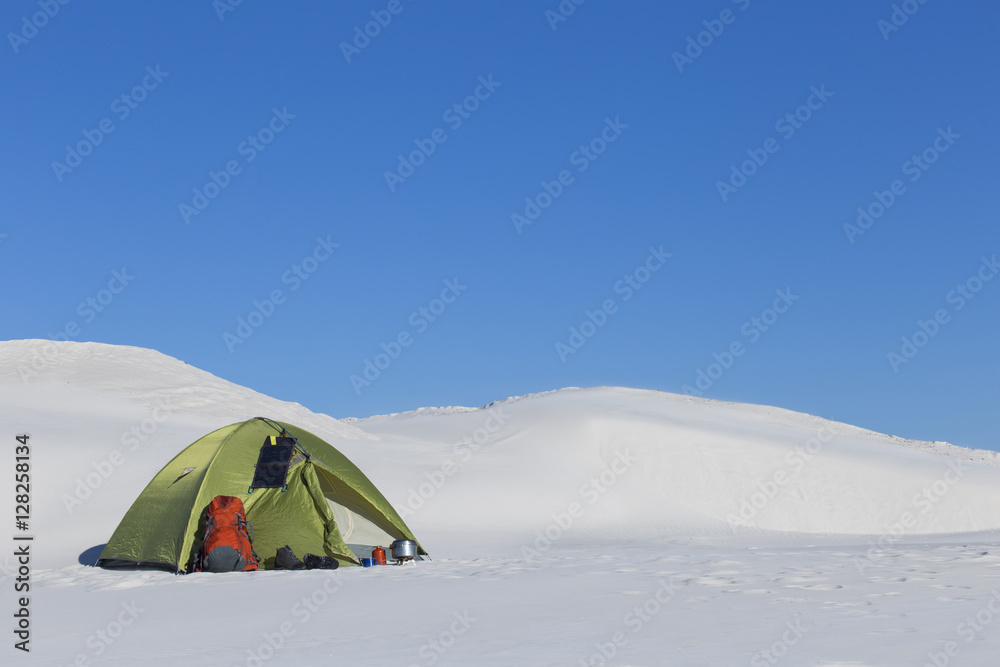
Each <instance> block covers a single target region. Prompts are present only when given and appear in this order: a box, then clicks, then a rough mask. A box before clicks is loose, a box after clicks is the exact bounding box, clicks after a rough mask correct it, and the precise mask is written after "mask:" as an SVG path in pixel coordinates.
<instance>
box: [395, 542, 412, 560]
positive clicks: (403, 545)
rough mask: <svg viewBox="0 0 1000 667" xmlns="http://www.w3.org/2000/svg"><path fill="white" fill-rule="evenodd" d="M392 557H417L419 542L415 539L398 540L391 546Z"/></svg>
mask: <svg viewBox="0 0 1000 667" xmlns="http://www.w3.org/2000/svg"><path fill="white" fill-rule="evenodd" d="M390 549H392V557H393V558H395V559H396V560H408V559H410V558H416V557H417V543H416V542H414V541H413V540H396V541H394V542H393V543H392V546H391V547H390Z"/></svg>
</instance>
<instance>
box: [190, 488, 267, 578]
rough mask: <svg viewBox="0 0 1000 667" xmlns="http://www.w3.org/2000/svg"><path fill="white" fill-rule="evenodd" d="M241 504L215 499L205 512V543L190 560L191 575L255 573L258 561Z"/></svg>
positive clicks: (229, 499) (223, 497)
mask: <svg viewBox="0 0 1000 667" xmlns="http://www.w3.org/2000/svg"><path fill="white" fill-rule="evenodd" d="M252 532H253V528H252V527H251V526H250V524H249V523H248V522H247V517H246V513H245V512H244V511H243V501H242V500H240V499H239V498H234V497H233V496H216V497H215V499H214V500H212V502H211V503H209V505H208V509H206V510H205V541H204V543H203V544H202V546H201V550H199V551H198V555H197V557H196V558H195V561H194V571H195V572H241V571H251V570H256V569H257V565H258V563H260V559H259V558H257V554H256V553H254V550H253V546H252V539H251V537H250V535H251V533H252Z"/></svg>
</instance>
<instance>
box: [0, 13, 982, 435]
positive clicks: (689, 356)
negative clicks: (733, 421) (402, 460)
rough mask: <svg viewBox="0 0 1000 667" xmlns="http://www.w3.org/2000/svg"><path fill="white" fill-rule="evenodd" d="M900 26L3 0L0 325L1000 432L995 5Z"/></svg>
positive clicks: (819, 19)
mask: <svg viewBox="0 0 1000 667" xmlns="http://www.w3.org/2000/svg"><path fill="white" fill-rule="evenodd" d="M674 4H677V5H679V6H674ZM95 5H96V6H95ZM896 8H898V9H894V6H893V4H892V3H889V2H886V3H878V2H875V3H872V2H860V1H857V0H848V1H846V2H840V3H791V2H786V3H778V4H775V3H763V2H759V0H739V1H737V2H731V1H729V0H716V1H713V2H689V3H654V2H626V3H610V2H600V1H599V0H589V1H587V2H583V3H582V4H580V5H576V4H574V3H573V2H572V1H571V0H564V2H562V3H561V4H560V3H559V2H558V1H557V0H549V1H542V2H519V1H515V2H504V3H500V2H495V3H470V2H439V3H430V2H421V1H420V0H416V1H413V0H399V1H398V2H388V1H382V0H378V1H375V2H346V3H337V4H336V6H333V4H332V3H321V2H294V3H281V4H280V5H278V4H274V3H258V2H243V3H241V4H238V5H230V4H229V3H228V2H227V1H226V0H219V2H215V3H213V2H211V1H209V0H202V1H198V2H194V1H189V2H170V3H168V2H158V3H152V2H150V3H125V2H103V3H94V4H89V3H82V2H70V3H68V4H65V5H63V4H60V3H59V2H58V1H57V0H51V1H50V2H48V3H46V1H45V0H42V1H41V2H38V1H37V0H36V1H35V2H27V1H21V0H17V1H11V2H7V3H4V6H3V9H2V11H0V25H2V28H3V32H4V33H5V34H6V38H5V41H6V42H7V44H6V46H4V47H2V48H3V49H5V53H4V54H3V55H2V56H0V74H2V76H3V80H4V82H5V86H4V89H5V91H6V100H5V104H4V105H3V106H2V109H0V114H2V118H3V121H4V123H3V125H4V128H5V130H6V131H5V132H4V133H3V138H2V144H0V149H2V152H0V155H2V161H0V164H2V170H3V171H2V181H3V187H2V189H0V204H2V211H3V218H2V220H0V233H2V234H5V235H6V236H5V237H3V238H2V239H0V272H2V275H3V281H2V284H3V285H4V299H3V305H2V308H3V311H4V312H3V319H2V322H3V330H2V332H0V335H2V337H3V338H7V339H17V338H48V337H60V338H68V339H70V340H79V341H100V342H105V343H116V344H126V345H137V346H142V347H149V348H155V349H157V350H160V351H162V352H164V353H166V354H169V355H171V356H175V357H177V358H180V359H183V360H185V361H187V362H189V363H191V364H192V365H195V366H198V367H200V368H203V369H205V370H208V371H210V372H212V373H214V374H216V375H219V376H221V377H224V378H226V379H228V380H231V381H234V382H237V383H240V384H244V385H247V386H250V387H252V388H254V389H256V390H258V391H261V392H264V393H266V394H269V395H272V396H275V397H278V398H281V399H285V400H293V401H298V402H301V403H303V404H304V405H306V406H308V407H309V408H311V409H313V410H316V411H321V412H326V413H328V414H331V415H333V416H335V417H345V416H367V415H371V414H378V413H386V412H397V411H402V410H409V409H413V408H416V407H419V406H427V405H472V406H475V405H481V404H485V403H488V402H490V401H492V400H495V399H498V398H504V397H506V396H510V395H518V394H524V393H529V392H537V391H545V390H550V389H557V388H560V387H565V386H596V385H621V386H630V387H640V388H649V389H660V390H663V391H669V392H684V391H688V392H692V393H695V392H696V393H698V394H699V395H703V396H707V397H711V398H717V399H722V400H732V401H741V402H750V403H761V404H770V405H776V406H780V407H785V408H789V409H792V410H799V411H803V412H807V413H811V414H815V415H820V416H823V417H828V418H832V419H836V420H839V421H845V422H849V423H852V424H857V425H859V426H863V427H867V428H871V429H875V430H878V431H883V432H888V433H892V434H896V435H900V436H904V437H912V438H919V439H927V440H947V441H950V442H953V443H955V444H961V445H967V446H975V447H985V448H991V449H1000V437H998V435H997V433H998V430H1000V429H998V427H1000V416H998V415H1000V411H997V409H996V404H997V399H998V398H1000V392H998V382H997V377H998V371H1000V352H998V350H997V346H996V333H997V324H998V306H1000V280H992V278H994V277H995V276H994V274H995V273H996V272H997V271H998V269H997V267H996V266H995V265H994V264H993V258H994V257H995V256H996V253H998V251H1000V232H998V231H997V220H998V216H997V213H998V206H997V200H996V196H995V193H996V184H995V183H996V178H997V174H998V170H997V166H996V160H997V156H998V155H1000V133H998V130H997V121H996V107H997V104H996V103H997V93H996V82H995V76H993V72H995V71H996V70H997V68H998V65H1000V62H998V61H1000V57H998V52H997V50H996V47H995V37H996V34H997V29H998V27H1000V26H998V23H1000V21H998V19H1000V7H996V6H993V5H981V4H974V3H950V4H949V3H942V2H926V3H924V4H919V3H918V2H916V0H911V1H910V2H906V3H900V4H897V5H896ZM570 10H572V11H570ZM46 12H48V14H46ZM560 12H562V13H560ZM907 12H909V13H907ZM904 19H905V21H904ZM366 30H367V32H368V33H369V34H368V35H365V31H366ZM914 158H916V160H914ZM536 207H537V208H536ZM859 208H860V209H861V212H862V213H864V212H867V213H868V215H870V216H871V217H861V220H860V223H859V216H860V215H861V214H860V213H859ZM115 272H117V274H116V273H115ZM273 297H276V298H273ZM88 300H91V301H88ZM241 320H242V321H243V322H245V324H241V323H240V322H241ZM921 323H923V324H921ZM904 339H905V340H904ZM397 346H398V347H397ZM379 355H383V356H379ZM893 355H895V356H893ZM366 370H367V376H366V375H365V373H366ZM352 376H353V379H352Z"/></svg>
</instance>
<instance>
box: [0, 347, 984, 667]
mask: <svg viewBox="0 0 1000 667" xmlns="http://www.w3.org/2000/svg"><path fill="white" fill-rule="evenodd" d="M0 415H2V418H3V419H2V421H3V424H4V425H5V426H6V428H7V435H6V436H4V437H7V438H8V439H9V443H8V444H9V445H10V447H9V449H8V450H7V451H8V452H9V455H8V462H7V463H5V464H4V465H5V466H10V467H11V468H12V467H13V464H14V461H13V445H14V444H16V443H15V442H14V435H15V434H17V433H25V432H26V433H29V434H30V436H31V439H30V444H31V457H32V458H31V466H32V488H31V491H32V503H31V510H32V512H31V513H32V518H31V531H30V533H31V534H33V535H34V536H35V540H34V541H33V542H32V543H31V544H32V547H31V548H32V561H31V567H32V574H31V591H30V598H31V601H30V609H31V614H32V615H31V628H32V636H31V644H30V646H31V653H30V654H22V653H20V652H15V653H13V655H14V656H15V658H14V659H15V660H16V661H17V664H22V663H23V664H38V665H71V664H79V665H87V664H94V665H136V664H142V665H146V664H150V665H175V664H184V665H250V666H253V665H259V664H267V665H326V664H332V663H335V662H336V663H344V664H358V665H431V664H442V665H451V664H455V665H458V664H477V665H589V664H593V665H599V664H605V662H606V663H607V664H615V665H632V666H655V665H773V664H781V665H827V666H834V665H838V666H847V665H924V664H932V665H938V667H940V665H944V664H956V665H957V664H964V665H984V664H993V662H994V661H995V660H994V656H995V655H996V651H997V649H998V644H1000V622H998V623H993V620H994V618H995V616H996V615H997V613H998V612H1000V581H998V578H1000V533H998V531H1000V460H998V456H997V454H996V453H995V452H988V451H975V450H968V449H963V448H958V447H954V446H952V445H949V444H947V443H925V442H913V441H907V440H902V439H899V438H895V437H893V436H888V435H883V434H878V433H874V432H871V431H866V430H864V429H860V428H857V427H854V426H850V425H847V424H842V423H837V422H831V421H827V420H824V419H820V418H818V417H813V416H809V415H804V414H800V413H795V412H790V411H787V410H782V409H779V408H772V407H765V406H756V405H743V404H734V403H723V402H718V401H711V400H706V399H701V398H693V397H688V396H679V395H674V394H666V393H661V392H655V391H644V390H636V389H625V388H615V387H600V388H569V389H563V390H559V391H553V392H545V393H543V394H535V395H530V396H523V397H515V398H510V399H507V400H502V401H496V402H494V403H491V404H490V405H488V406H484V407H482V408H466V407H439V408H421V409H419V410H414V411H411V412H405V413H399V414H393V415H380V416H375V417H369V418H364V419H347V420H335V419H333V418H331V417H329V416H326V415H321V414H316V413H313V412H310V411H309V410H307V409H306V408H304V407H303V406H301V405H298V404H295V403H287V402H283V401H278V400H276V399H273V398H270V397H268V396H266V395H264V394H260V393H257V392H255V391H252V390H250V389H247V388H245V387H240V386H237V385H234V384H232V383H230V382H226V381H225V380H222V379H220V378H216V377H214V376H212V375H211V374H209V373H206V372H204V371H201V370H198V369H196V368H193V367H191V366H189V365H187V364H185V363H184V362H182V361H179V360H177V359H173V358H171V357H168V356H166V355H163V354H161V353H159V352H155V351H153V350H145V349H141V348H134V347H124V346H111V345H102V344H97V343H73V342H51V341H9V342H0ZM258 415H260V416H268V417H272V418H275V419H281V420H285V421H289V422H292V423H295V424H297V425H300V426H302V427H303V428H306V429H308V430H310V431H312V432H314V433H316V434H317V435H319V436H320V437H322V438H324V439H326V440H327V441H329V442H330V443H331V444H333V445H334V446H335V447H337V448H338V449H340V450H341V451H343V452H344V453H345V454H346V455H347V456H348V457H349V458H351V460H353V461H354V462H355V463H356V464H357V465H358V466H359V467H360V468H361V469H362V470H363V471H364V472H365V473H366V474H367V475H368V476H369V477H370V478H371V479H372V480H373V481H374V482H375V484H376V485H377V486H378V487H379V488H380V489H381V490H382V491H383V493H384V494H385V495H386V497H387V498H388V499H389V500H390V502H392V503H393V505H394V506H395V507H396V508H397V509H398V510H399V511H400V513H401V514H402V515H403V516H404V518H405V519H406V521H407V523H408V524H409V526H410V527H411V528H412V530H413V531H414V533H415V534H416V535H417V537H418V538H419V539H420V540H421V543H422V544H423V545H424V546H425V547H426V548H427V549H428V550H429V551H430V553H431V555H432V557H433V558H434V560H433V561H429V562H420V563H416V564H410V565H406V566H400V567H395V566H393V567H379V568H367V569H363V568H352V569H343V570H338V571H336V572H335V573H327V572H321V571H310V572H259V573H254V574H236V573H234V574H228V575H208V574H206V575H188V576H173V575H169V574H164V573H149V572H146V573H143V572H109V571H103V570H100V569H96V568H93V567H90V566H88V565H84V564H82V563H90V562H93V560H94V559H95V558H96V555H97V553H98V552H99V547H100V545H102V544H103V543H104V542H106V541H107V539H108V538H109V537H110V535H111V533H112V532H113V530H114V528H115V527H116V525H117V523H118V521H119V520H120V519H121V517H122V516H123V514H124V513H125V511H126V510H127V509H128V507H129V506H130V505H131V503H132V501H133V500H134V499H135V498H136V496H137V495H138V494H139V493H140V492H141V490H142V489H143V487H144V486H145V484H146V483H147V482H148V481H149V479H151V478H152V476H153V475H154V474H155V473H156V472H157V471H158V470H159V469H160V467H162V466H163V465H164V464H165V463H166V462H167V461H168V460H170V459H171V458H172V457H173V456H174V455H175V454H176V453H177V452H178V451H180V450H181V449H182V448H184V447H185V446H187V445H188V444H190V443H191V442H193V441H194V440H195V439H197V438H198V437H199V436H201V435H203V434H205V433H207V432H209V431H211V430H213V429H216V428H219V427H221V426H224V425H226V424H229V423H232V422H235V421H240V420H243V419H247V418H250V417H254V416H258ZM3 478H4V480H5V481H4V483H3V490H4V493H3V501H2V502H3V509H4V510H5V515H6V516H8V517H9V516H12V515H13V513H14V502H13V496H14V490H13V484H12V481H13V480H12V478H13V476H12V475H10V474H8V473H5V474H3ZM14 532H16V531H14V530H13V528H12V530H11V534H12V536H13V533H14ZM9 544H10V545H13V544H14V542H13V540H11V542H9ZM13 548H14V547H13V546H11V547H10V548H5V549H4V550H3V552H2V553H4V554H7V555H5V556H3V557H0V590H4V591H6V594H5V595H0V600H2V603H0V607H2V608H3V609H4V615H5V616H6V617H7V618H8V619H10V618H11V616H10V614H11V613H13V611H14V609H15V607H16V604H17V597H18V595H19V594H16V593H15V592H14V590H13V584H14V579H15V577H16V576H17V569H16V567H17V563H16V559H15V558H14V557H13V555H12V553H13ZM7 636H8V641H10V642H11V644H13V642H14V641H16V640H15V639H11V637H12V635H11V634H10V630H7ZM275 646H276V647H277V648H275ZM2 650H3V651H4V652H5V655H11V653H9V652H10V651H14V650H15V649H13V647H12V646H7V647H4V648H3V649H2ZM606 656H611V657H610V659H608V658H607V657H606ZM5 664H7V660H5Z"/></svg>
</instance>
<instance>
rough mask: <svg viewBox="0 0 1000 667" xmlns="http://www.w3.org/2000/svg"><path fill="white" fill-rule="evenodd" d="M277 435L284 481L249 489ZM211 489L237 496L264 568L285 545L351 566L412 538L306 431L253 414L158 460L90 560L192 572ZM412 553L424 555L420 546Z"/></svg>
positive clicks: (378, 497)
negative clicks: (284, 452) (284, 445)
mask: <svg viewBox="0 0 1000 667" xmlns="http://www.w3.org/2000/svg"><path fill="white" fill-rule="evenodd" d="M279 437H288V438H291V439H292V440H287V441H285V442H294V444H295V448H294V452H293V455H292V458H291V459H290V463H289V465H288V468H287V478H286V479H285V485H284V486H281V487H273V488H256V487H255V488H253V489H251V484H252V483H255V468H256V466H257V463H258V458H259V457H262V449H263V448H266V447H267V446H268V445H269V444H275V443H276V442H277V441H278V438H279ZM263 454H264V455H266V454H267V452H263ZM260 460H261V461H263V460H264V458H260ZM219 495H225V496H236V497H237V498H240V499H241V500H242V501H243V505H244V507H245V508H246V514H247V520H248V521H249V522H250V524H251V526H252V527H253V532H254V535H253V548H254V551H256V552H257V555H258V556H259V557H260V560H261V563H260V567H261V568H262V569H272V568H273V567H274V556H275V552H276V551H277V549H278V548H279V547H282V546H284V545H286V544H287V545H289V546H290V547H291V548H292V551H293V552H294V553H295V555H297V556H298V557H299V558H302V557H303V555H304V554H306V553H313V554H316V555H326V556H333V557H334V558H336V559H337V560H338V561H339V562H340V564H341V565H358V564H360V561H359V558H361V557H368V556H369V555H370V552H371V549H372V548H373V547H375V546H383V547H388V546H389V545H390V544H391V542H392V541H393V540H396V539H411V540H416V538H415V537H414V536H413V534H412V533H411V532H410V529H409V528H407V527H406V524H405V523H404V522H403V519H402V518H400V516H399V514H397V513H396V510H394V509H393V508H392V505H390V504H389V501H387V500H386V499H385V497H384V496H383V495H382V494H381V493H380V492H379V490H378V489H376V488H375V485H374V484H372V483H371V480H369V479H368V478H367V477H365V475H364V473H362V472H361V471H360V470H359V469H358V467H357V466H355V465H354V464H353V463H351V462H350V461H349V460H348V459H347V457H346V456H344V455H343V454H341V453H340V452H338V451H337V450H336V449H334V448H333V447H332V446H331V445H330V444H328V443H327V442H324V441H323V440H321V439H320V438H318V437H316V436H315V435H313V434H312V433H309V432H308V431H305V430H303V429H300V428H298V427H296V426H293V425H291V424H285V423H282V422H275V421H272V420H270V419H265V418H263V417H257V418H255V419H250V420H248V421H245V422H240V423H237V424H230V425H229V426H225V427H223V428H220V429H218V430H217V431H213V432H211V433H209V434H208V435H206V436H204V437H202V438H200V439H199V440H197V441H196V442H194V443H193V444H191V445H190V446H188V447H187V448H186V449H185V450H184V451H182V452H181V453H180V454H178V455H177V456H175V457H174V458H173V460H172V461H170V463H168V464H167V465H165V466H164V467H163V469H162V470H160V472H159V473H157V475H156V477H154V478H153V480H152V481H151V482H150V483H149V484H148V485H147V486H146V488H145V489H144V490H143V492H142V493H141V494H140V495H139V497H138V498H137V499H136V501H135V502H134V503H133V504H132V507H131V508H129V511H128V512H127V513H126V514H125V518H123V519H122V521H121V523H120V524H119V525H118V528H117V529H116V530H115V532H114V534H113V535H112V536H111V539H110V540H109V541H108V544H107V545H106V546H105V547H104V550H103V551H102V552H101V557H100V559H99V560H98V562H97V564H98V565H99V566H100V567H105V568H125V569H163V570H169V571H171V572H178V573H185V572H190V571H191V570H192V562H193V559H194V556H195V555H196V554H197V553H198V550H199V549H200V548H201V540H202V539H203V536H204V523H205V519H204V512H205V508H206V507H208V504H209V503H211V502H212V499H213V498H215V497H216V496H219ZM418 553H419V554H420V555H426V553H427V552H426V551H424V549H423V547H421V546H419V543H418Z"/></svg>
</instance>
